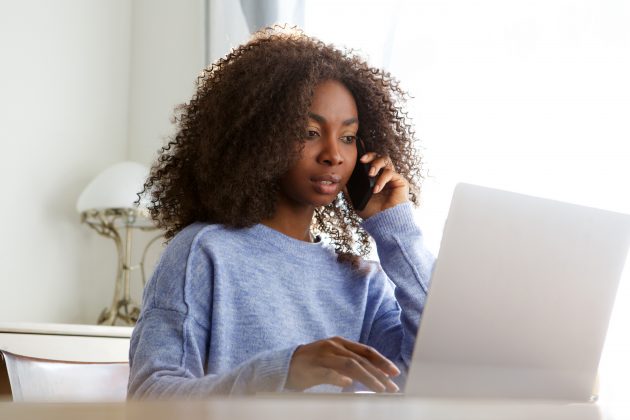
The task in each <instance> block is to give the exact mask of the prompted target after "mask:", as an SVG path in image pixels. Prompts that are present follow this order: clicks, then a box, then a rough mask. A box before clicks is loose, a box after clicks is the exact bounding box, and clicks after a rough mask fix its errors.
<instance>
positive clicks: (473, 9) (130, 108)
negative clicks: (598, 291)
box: [0, 0, 630, 398]
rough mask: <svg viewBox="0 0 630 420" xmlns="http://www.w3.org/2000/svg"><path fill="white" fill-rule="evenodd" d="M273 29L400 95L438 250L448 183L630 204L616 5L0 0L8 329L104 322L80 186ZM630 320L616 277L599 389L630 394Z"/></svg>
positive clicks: (95, 246) (626, 87)
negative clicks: (369, 69)
mask: <svg viewBox="0 0 630 420" xmlns="http://www.w3.org/2000/svg"><path fill="white" fill-rule="evenodd" d="M274 22H278V23H285V22H286V23H289V24H296V25H298V26H300V27H301V28H303V29H304V30H305V31H306V32H307V33H308V34H310V35H314V36H316V37H319V38H320V39H322V40H324V41H326V42H330V43H334V44H336V45H337V46H339V47H349V48H353V49H355V50H356V51H357V52H359V53H360V54H361V55H363V56H364V57H365V58H366V59H367V60H368V61H369V62H370V63H371V64H372V65H373V66H376V67H384V68H385V69H387V70H388V71H390V72H391V73H392V74H393V75H394V76H396V77H397V78H398V79H399V80H400V81H401V85H402V86H403V88H405V89H406V90H407V91H408V92H409V93H410V95H411V96H412V98H411V99H410V100H409V101H408V103H407V107H408V110H409V115H410V117H411V118H412V119H413V121H414V124H415V128H416V133H417V136H418V138H419V140H420V143H419V148H420V150H421V152H422V154H423V156H424V173H425V181H424V184H423V193H422V207H421V208H420V210H419V211H418V219H419V221H420V223H421V225H422V226H423V229H424V231H425V235H426V237H427V241H428V244H429V247H430V248H431V249H432V250H433V251H434V252H437V250H438V248H439V241H440V236H441V230H442V226H443V223H444V220H445V218H446V213H447V210H448V206H449V203H450V196H451V193H452V190H453V188H454V186H455V184H456V183H457V182H471V183H477V184H481V185H486V186H490V187H497V188H502V189H508V190H513V191H517V192H522V193H527V194H533V195H538V196H542V197H548V198H553V199H557V200H562V201H569V202H573V203H578V204H584V205H589V206H593V207H599V208H604V209H608V210H614V211H619V212H624V213H630V146H629V144H630V123H629V120H630V78H628V74H630V26H629V25H628V22H630V4H629V3H628V2H625V1H623V0H545V1H542V0H533V1H528V2H505V1H500V0H479V1H475V2H470V1H466V0H420V1H411V0H388V1H366V0H363V1H358V0H352V1H351V0H345V1H340V0H337V1H331V0H259V1H255V0H251V1H247V0H241V1H236V0H19V1H18V0H0V54H1V55H0V127H1V129H2V133H1V134H0V139H1V142H2V143H1V144H2V149H1V150H2V154H3V159H2V164H0V186H1V191H2V192H3V193H2V205H1V206H0V212H1V213H0V215H1V218H0V220H3V221H4V222H6V223H5V225H4V227H3V228H2V232H3V235H2V238H3V240H2V241H1V242H0V321H37V322H63V323H86V324H89V323H94V322H95V320H96V319H97V317H98V314H99V313H100V312H101V310H102V309H103V307H105V306H107V305H109V304H110V302H111V299H112V293H113V282H114V276H115V265H116V259H117V255H116V252H115V249H114V246H113V243H110V242H111V241H108V240H106V239H104V238H102V237H100V236H98V235H96V234H95V233H94V232H93V231H91V230H90V229H89V228H88V227H87V226H86V225H85V224H82V223H81V218H80V216H79V214H78V213H77V210H76V208H75V206H76V202H77V198H78V197H79V195H80V194H81V192H82V191H83V189H84V188H85V186H86V185H87V184H88V183H89V182H90V181H91V180H92V179H93V178H94V177H95V176H97V175H98V174H99V173H100V172H102V171H103V170H104V169H106V168H108V167H110V166H111V165H113V164H115V163H118V162H121V161H127V160H131V161H135V162H139V163H142V164H144V165H147V166H149V165H150V164H151V162H152V161H153V160H154V159H155V157H156V152H157V150H158V149H159V148H160V147H161V146H162V144H163V143H164V142H165V141H166V139H168V137H169V136H170V135H172V134H173V132H174V130H173V125H172V123H171V118H172V116H173V110H174V107H175V106H176V105H177V104H180V103H183V102H185V101H187V100H188V99H189V98H190V97H191V95H192V93H193V91H194V81H195V80H196V77H197V75H198V74H199V72H200V71H201V69H202V68H203V67H204V66H205V65H207V64H208V63H211V62H212V61H214V60H216V59H218V58H220V57H222V56H223V55H225V54H226V53H227V52H228V51H229V49H230V48H232V47H235V46H237V45H239V44H240V43H242V42H245V41H246V40H247V39H248V37H249V34H250V33H251V32H252V31H253V30H255V29H257V28H259V27H261V26H264V25H267V24H270V23H274ZM4 222H3V223H4ZM149 238H150V236H149V235H146V234H139V235H137V238H136V239H135V240H134V249H133V252H135V253H136V254H138V253H139V250H141V249H142V247H143V246H144V244H145V243H146V242H147V241H148V239H149ZM160 250H161V245H160V241H158V242H157V243H156V244H155V245H154V246H152V248H151V249H150V250H149V253H148V255H147V263H146V264H147V271H148V272H149V273H150V272H151V269H152V267H153V264H154V263H155V261H156V259H157V258H158V256H159V253H160ZM132 292H133V293H134V295H135V296H136V298H138V299H139V297H138V296H139V293H141V282H140V281H138V279H137V278H136V279H135V280H134V281H133V282H132ZM541 293H544V291H541ZM629 324H630V278H629V275H628V270H626V274H624V276H623V279H622V282H621V284H620V288H619V292H618V296H617V302H616V305H615V308H614V311H613V317H612V320H611V324H610V329H609V334H608V338H607V343H606V348H605V352H604V357H603V359H602V364H601V369H600V372H601V373H600V376H601V380H602V395H605V396H606V397H607V398H625V397H623V396H622V389H621V386H620V385H618V383H619V382H615V381H617V380H621V378H623V379H625V378H626V377H628V376H630V360H628V358H627V355H628V354H630V335H629V333H628V331H629V330H630V328H629V327H628V325H629Z"/></svg>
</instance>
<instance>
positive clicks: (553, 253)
mask: <svg viewBox="0 0 630 420" xmlns="http://www.w3.org/2000/svg"><path fill="white" fill-rule="evenodd" d="M629 245H630V215H625V214H619V213H614V212H610V211H604V210H599V209H594V208H589V207H583V206H578V205H573V204H567V203H562V202H557V201H553V200H547V199H541V198H536V197H530V196H526V195H521V194H516V193H511V192H506V191H500V190H495V189H490V188H485V187H480V186H475V185H469V184H459V185H458V186H457V187H456V189H455V192H454V194H453V199H452V203H451V208H450V211H449V215H448V219H447V221H446V224H445V228H444V234H443V237H442V242H441V246H440V251H439V256H438V259H437V262H436V265H435V268H434V271H433V276H432V283H431V288H430V290H429V295H428V297H427V303H426V307H425V310H424V313H423V318H422V322H421V325H420V330H419V333H418V337H417V340H416V347H415V351H414V355H413V358H412V363H411V368H410V372H409V377H408V379H407V385H406V389H405V393H406V394H407V395H412V396H422V397H453V398H469V397H470V398H544V399H560V400H579V401H588V400H589V399H590V398H591V393H592V390H593V384H594V381H595V378H596V374H597V368H598V364H599V359H600V355H601V351H602V347H603V344H604V338H605V335H606V331H607V327H608V321H609V318H610V314H611V311H612V306H613V302H614V298H615V294H616V290H617V285H618V282H619V278H620V276H621V273H622V270H623V267H624V263H625V259H626V255H627V253H628V247H629Z"/></svg>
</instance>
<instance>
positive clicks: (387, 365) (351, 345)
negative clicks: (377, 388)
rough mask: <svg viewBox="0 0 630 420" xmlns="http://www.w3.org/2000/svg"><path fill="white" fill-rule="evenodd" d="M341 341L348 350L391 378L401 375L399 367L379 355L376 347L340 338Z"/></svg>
mask: <svg viewBox="0 0 630 420" xmlns="http://www.w3.org/2000/svg"><path fill="white" fill-rule="evenodd" d="M339 341H340V343H341V344H342V345H343V346H344V347H345V348H346V349H348V350H350V351H352V352H353V353H356V354H358V355H360V356H362V357H364V358H366V359H367V360H369V361H370V362H372V363H373V364H374V365H375V366H377V367H378V368H379V369H381V370H382V371H383V372H385V373H386V374H388V375H390V376H398V375H400V370H399V369H398V367H397V366H396V365H395V364H394V363H393V362H391V361H390V360H389V359H388V358H387V357H385V356H383V355H382V354H381V353H379V351H378V350H376V349H375V348H374V347H371V346H367V345H365V344H362V343H357V342H356V341H351V340H347V339H345V338H341V337H339Z"/></svg>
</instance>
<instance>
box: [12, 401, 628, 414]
mask: <svg viewBox="0 0 630 420" xmlns="http://www.w3.org/2000/svg"><path fill="white" fill-rule="evenodd" d="M629 409H630V406H626V407H617V411H616V412H614V413H613V412H611V411H610V410H607V409H606V408H605V407H604V408H603V407H600V406H599V405H598V404H590V403H583V404H578V403H573V404H571V403H559V402H556V403H552V402H544V401H465V400H427V399H417V398H410V397H402V398H385V397H374V396H364V397H357V396H354V397H353V396H347V397H343V396H339V397H334V396H304V395H293V396H284V397H252V398H214V399H208V400H205V401H187V402H183V401H171V402H130V403H113V404H65V405H64V404H56V405H55V404H53V405H50V404H15V403H0V418H1V419H15V420H22V419H40V418H41V419H43V418H46V419H49V420H56V419H63V420H68V419H90V420H98V419H112V420H116V419H121V420H123V419H125V420H127V419H131V420H133V419H156V420H160V419H186V420H195V419H226V420H244V419H256V420H265V419H270V420H281V419H298V420H336V419H343V420H353V419H368V420H369V419H374V420H389V419H391V420H406V419H422V420H457V419H471V420H473V419H474V420H494V419H501V420H627V419H630V410H629ZM624 410H625V411H624Z"/></svg>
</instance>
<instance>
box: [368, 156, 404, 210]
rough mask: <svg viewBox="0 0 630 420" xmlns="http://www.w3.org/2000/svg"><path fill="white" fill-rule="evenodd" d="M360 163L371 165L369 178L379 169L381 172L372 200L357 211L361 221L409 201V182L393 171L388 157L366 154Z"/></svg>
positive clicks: (377, 178)
mask: <svg viewBox="0 0 630 420" xmlns="http://www.w3.org/2000/svg"><path fill="white" fill-rule="evenodd" d="M361 162H363V163H369V164H370V165H371V168H370V176H375V175H376V174H378V173H379V171H380V170H381V169H382V170H383V171H382V172H381V173H380V174H379V175H378V176H377V177H376V185H374V189H373V190H372V191H373V194H372V198H370V201H368V203H367V205H366V206H365V208H364V209H363V210H361V211H357V214H358V215H359V216H360V217H361V218H362V219H367V218H369V217H371V216H374V215H375V214H377V213H379V212H381V211H383V210H385V209H388V208H391V207H394V206H396V205H398V204H401V203H404V202H406V201H409V182H407V180H406V179H405V178H403V177H402V176H401V175H400V174H399V173H397V172H396V171H395V170H394V168H393V165H392V163H391V161H390V160H389V157H388V156H379V155H378V154H376V153H375V152H368V153H366V154H364V155H363V156H362V157H361Z"/></svg>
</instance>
